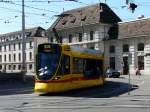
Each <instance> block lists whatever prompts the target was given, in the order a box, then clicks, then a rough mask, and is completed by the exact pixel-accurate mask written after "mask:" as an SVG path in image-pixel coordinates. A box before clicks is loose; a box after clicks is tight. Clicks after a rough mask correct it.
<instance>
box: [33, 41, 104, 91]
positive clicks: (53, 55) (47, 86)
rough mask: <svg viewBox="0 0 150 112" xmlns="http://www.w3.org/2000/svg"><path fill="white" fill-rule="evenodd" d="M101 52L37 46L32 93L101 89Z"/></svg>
mask: <svg viewBox="0 0 150 112" xmlns="http://www.w3.org/2000/svg"><path fill="white" fill-rule="evenodd" d="M103 61H104V58H103V55H102V53H101V52H99V51H96V50H91V49H85V48H77V47H72V46H69V45H63V44H52V43H45V44H40V45H39V46H38V51H37V56H36V62H37V63H36V81H35V88H34V91H35V92H42V93H53V92H64V91H68V90H73V89H78V88H86V87H92V86H98V85H103V84H104V82H105V77H104V75H103Z"/></svg>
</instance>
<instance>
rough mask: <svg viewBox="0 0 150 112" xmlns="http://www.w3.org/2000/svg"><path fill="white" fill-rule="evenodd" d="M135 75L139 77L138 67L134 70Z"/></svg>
mask: <svg viewBox="0 0 150 112" xmlns="http://www.w3.org/2000/svg"><path fill="white" fill-rule="evenodd" d="M135 75H139V76H140V75H141V72H140V70H139V68H138V67H136V69H135Z"/></svg>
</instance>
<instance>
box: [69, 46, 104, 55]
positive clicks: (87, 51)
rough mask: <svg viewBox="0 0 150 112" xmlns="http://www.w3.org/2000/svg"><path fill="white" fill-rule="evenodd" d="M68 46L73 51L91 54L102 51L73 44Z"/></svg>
mask: <svg viewBox="0 0 150 112" xmlns="http://www.w3.org/2000/svg"><path fill="white" fill-rule="evenodd" d="M70 48H71V50H72V51H75V52H80V53H86V54H93V55H97V56H101V55H103V53H102V51H100V50H94V49H88V48H80V47H75V46H70Z"/></svg>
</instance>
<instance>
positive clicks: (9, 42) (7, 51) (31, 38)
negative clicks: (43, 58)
mask: <svg viewBox="0 0 150 112" xmlns="http://www.w3.org/2000/svg"><path fill="white" fill-rule="evenodd" d="M47 41H48V39H47V38H46V32H45V30H44V29H43V28H41V27H36V28H31V29H26V30H25V43H26V44H25V46H26V48H25V54H26V56H25V57H26V60H25V63H26V70H27V73H28V74H33V73H35V53H36V48H37V45H38V44H40V43H43V42H47ZM21 66H22V32H21V31H17V32H12V33H7V34H2V35H0V71H1V72H6V73H17V72H21V68H22V67H21Z"/></svg>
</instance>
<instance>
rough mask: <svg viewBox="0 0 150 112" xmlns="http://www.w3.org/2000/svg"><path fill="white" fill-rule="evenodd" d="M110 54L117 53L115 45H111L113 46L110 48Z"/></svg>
mask: <svg viewBox="0 0 150 112" xmlns="http://www.w3.org/2000/svg"><path fill="white" fill-rule="evenodd" d="M109 52H110V53H115V46H114V45H111V46H110V47H109Z"/></svg>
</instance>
